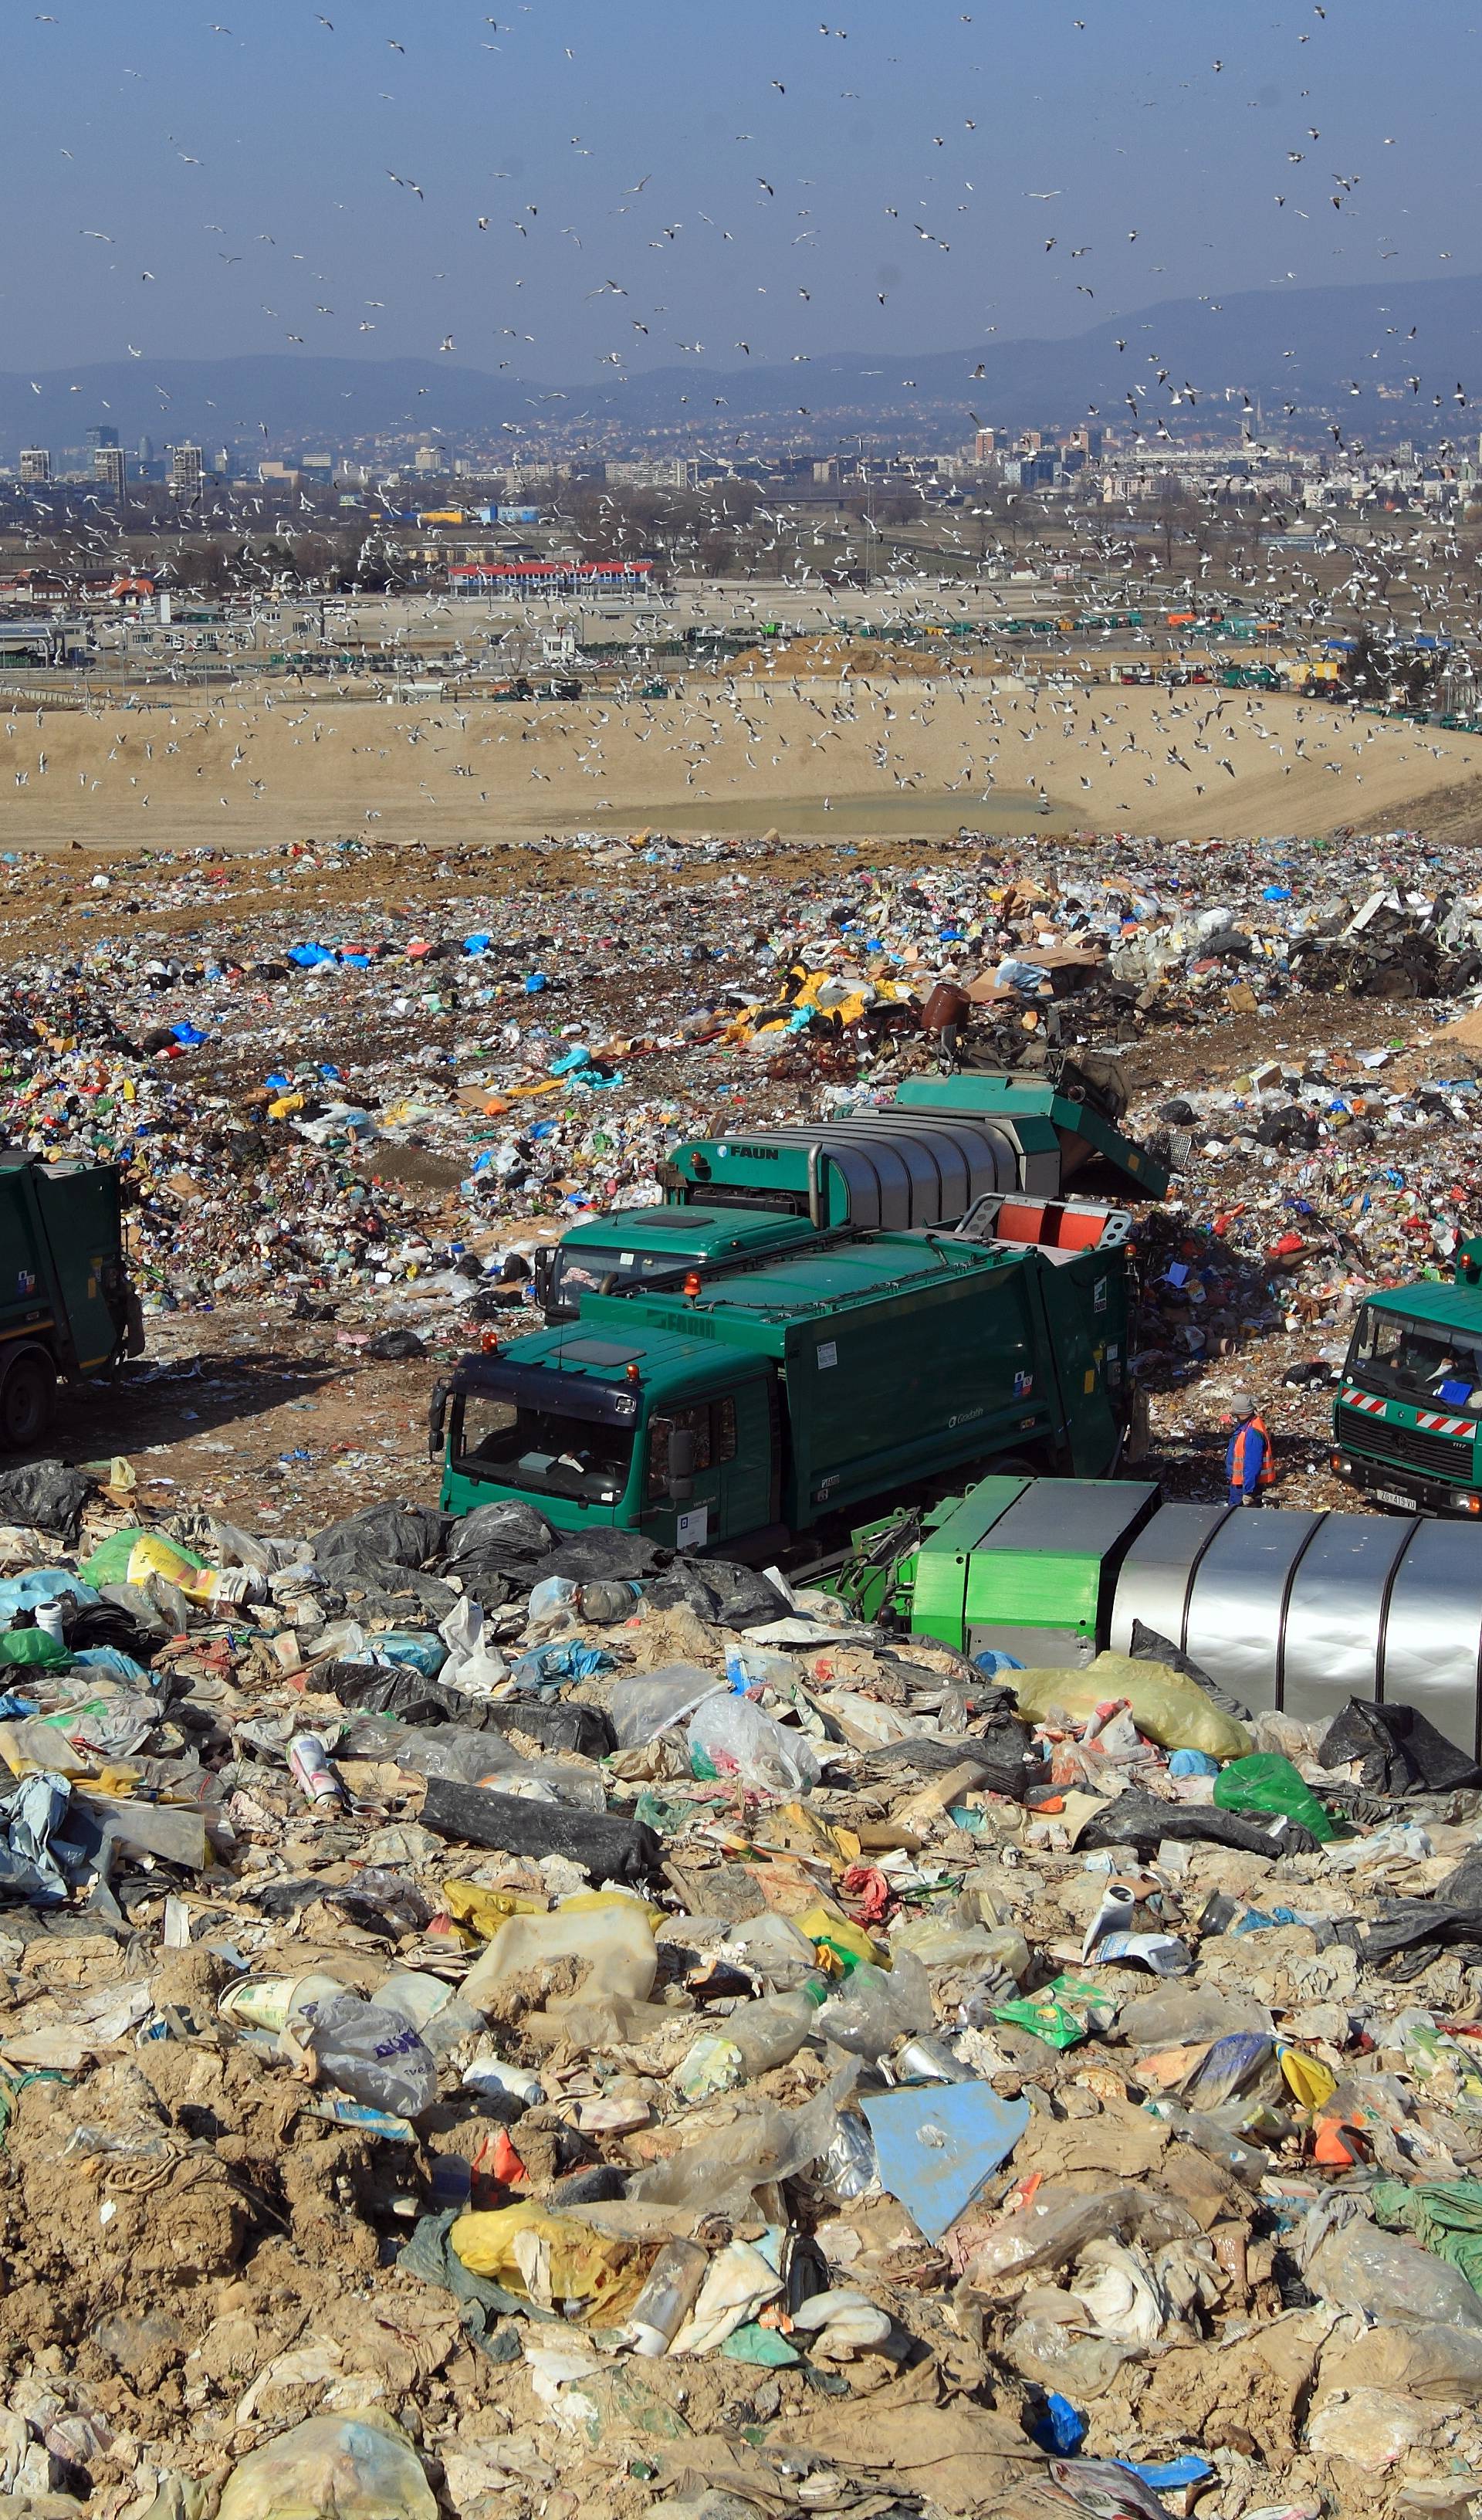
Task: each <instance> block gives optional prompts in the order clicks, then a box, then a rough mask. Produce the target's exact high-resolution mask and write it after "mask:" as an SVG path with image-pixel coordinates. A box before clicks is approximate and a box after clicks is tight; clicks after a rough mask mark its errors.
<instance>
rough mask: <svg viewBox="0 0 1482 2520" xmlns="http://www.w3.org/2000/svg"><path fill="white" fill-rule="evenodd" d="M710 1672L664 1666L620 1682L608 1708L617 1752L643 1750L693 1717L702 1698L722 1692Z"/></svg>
mask: <svg viewBox="0 0 1482 2520" xmlns="http://www.w3.org/2000/svg"><path fill="white" fill-rule="evenodd" d="M725 1686H726V1684H725V1682H724V1681H723V1680H717V1678H716V1676H715V1674H714V1672H713V1671H701V1670H700V1668H699V1666H698V1664H697V1663H693V1662H671V1663H665V1665H664V1667H663V1669H662V1670H661V1671H641V1672H634V1673H633V1674H632V1675H631V1677H630V1678H629V1679H626V1680H620V1681H619V1682H618V1684H617V1687H616V1688H614V1689H613V1691H612V1697H611V1702H610V1704H609V1706H608V1709H607V1714H608V1720H609V1722H610V1724H611V1726H612V1737H613V1739H614V1740H615V1741H616V1743H617V1746H618V1748H619V1750H642V1749H646V1748H647V1746H648V1744H649V1743H650V1742H651V1741H653V1740H656V1739H657V1737H658V1735H659V1733H665V1732H667V1731H668V1729H669V1726H670V1725H671V1724H682V1723H684V1721H685V1720H686V1718H687V1717H688V1716H691V1715H693V1714H694V1712H695V1710H696V1706H698V1704H699V1702H700V1700H701V1698H704V1697H711V1696H714V1695H715V1694H716V1692H717V1691H719V1690H721V1689H724V1688H725Z"/></svg>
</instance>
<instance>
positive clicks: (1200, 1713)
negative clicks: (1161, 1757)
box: [1011, 1653, 1251, 1759]
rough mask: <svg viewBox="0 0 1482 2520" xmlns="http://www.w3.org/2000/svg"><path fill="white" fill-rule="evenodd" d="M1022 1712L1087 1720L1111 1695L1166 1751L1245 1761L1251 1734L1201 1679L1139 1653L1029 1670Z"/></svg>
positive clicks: (1021, 1690)
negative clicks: (1205, 1688) (1064, 1668)
mask: <svg viewBox="0 0 1482 2520" xmlns="http://www.w3.org/2000/svg"><path fill="white" fill-rule="evenodd" d="M1011 1685H1012V1688H1013V1693H1014V1696H1015V1698H1016V1699H1017V1700H1018V1709H1019V1713H1020V1714H1021V1715H1026V1716H1028V1717H1029V1718H1030V1720H1031V1722H1034V1723H1043V1722H1044V1721H1045V1719H1046V1718H1047V1717H1048V1716H1049V1714H1050V1713H1051V1711H1052V1709H1054V1708H1057V1709H1058V1710H1059V1711H1060V1713H1061V1714H1064V1715H1068V1716H1071V1717H1072V1718H1073V1719H1074V1720H1075V1721H1076V1722H1077V1723H1082V1722H1084V1721H1085V1720H1086V1719H1087V1718H1088V1717H1089V1716H1092V1715H1094V1714H1095V1713H1096V1710H1097V1708H1098V1707H1099V1706H1101V1705H1104V1703H1105V1701H1106V1700H1107V1698H1109V1697H1124V1698H1126V1700H1127V1702H1128V1704H1129V1706H1130V1707H1131V1709H1132V1720H1133V1722H1134V1723H1135V1724H1136V1726H1137V1728H1138V1731H1139V1732H1140V1733H1145V1735H1146V1737H1147V1739H1148V1740H1149V1741H1156V1742H1157V1743H1158V1745H1159V1747H1160V1748H1161V1749H1164V1750H1207V1751H1208V1753H1209V1755H1210V1757H1211V1758H1212V1759H1243V1758H1244V1757H1245V1756H1246V1755H1247V1753H1248V1752H1249V1750H1250V1748H1251V1738H1250V1734H1249V1733H1247V1731H1246V1730H1245V1727H1244V1725H1243V1724H1237V1723H1236V1721H1235V1717H1234V1716H1233V1715H1226V1714H1224V1713H1222V1712H1221V1710H1220V1708H1219V1707H1218V1706H1216V1705H1215V1704H1214V1703H1213V1701H1212V1700H1211V1699H1210V1698H1208V1697H1206V1696H1205V1694H1204V1691H1203V1689H1202V1688H1199V1686H1198V1684H1197V1682H1195V1681H1192V1680H1189V1679H1186V1677H1185V1675H1184V1674H1183V1673H1182V1672H1179V1671H1174V1670H1172V1669H1171V1668H1170V1667H1169V1665H1168V1664H1167V1663H1161V1662H1144V1661H1142V1660H1141V1659H1140V1658H1139V1657H1137V1656H1136V1655H1133V1654H1113V1653H1102V1654H1098V1655H1097V1658H1096V1660H1095V1662H1092V1663H1087V1664H1086V1666H1085V1668H1084V1669H1083V1670H1080V1671H1060V1670H1045V1671H1026V1672H1021V1673H1019V1674H1018V1675H1017V1676H1016V1677H1015V1678H1014V1680H1013V1682H1012V1684H1011Z"/></svg>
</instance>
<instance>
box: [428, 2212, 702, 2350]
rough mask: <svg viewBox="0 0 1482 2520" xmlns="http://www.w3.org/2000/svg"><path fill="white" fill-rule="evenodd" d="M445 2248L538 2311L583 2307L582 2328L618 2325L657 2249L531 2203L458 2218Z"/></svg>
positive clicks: (635, 2295) (631, 2304)
mask: <svg viewBox="0 0 1482 2520" xmlns="http://www.w3.org/2000/svg"><path fill="white" fill-rule="evenodd" d="M448 2244H449V2246H450V2248H451V2249H452V2251H453V2255H454V2256H455V2258H457V2259H458V2260H459V2262H460V2264H461V2265H463V2266H466V2267H467V2268H468V2270H469V2273H471V2274H475V2275H484V2276H486V2277H487V2278H488V2280H489V2281H490V2282H491V2283H497V2284H502V2285H503V2287H504V2289H505V2291H506V2292H513V2293H516V2294H518V2295H521V2296H522V2297H523V2298H524V2299H525V2300H526V2301H533V2302H534V2303H535V2304H536V2305H537V2307H538V2308H540V2309H541V2310H555V2309H558V2308H559V2307H560V2306H561V2303H563V2302H580V2303H581V2304H582V2305H583V2307H582V2312H581V2317H582V2320H583V2322H584V2323H586V2324H588V2325H590V2326H593V2327H615V2326H617V2325H618V2324H619V2322H620V2321H621V2320H622V2319H624V2318H626V2317H627V2315H628V2313H629V2312H630V2311H631V2309H632V2307H633V2304H634V2303H635V2302H636V2301H637V2299H638V2296H639V2294H640V2293H641V2292H642V2290H643V2288H644V2284H645V2282H646V2281H647V2279H648V2273H649V2269H650V2267H651V2265H652V2263H653V2259H654V2257H655V2256H656V2254H657V2251H656V2249H655V2248H653V2247H652V2246H650V2247H639V2246H636V2245H635V2243H634V2242H633V2241H631V2240H614V2239H609V2238H608V2237H607V2235H606V2232H603V2231H594V2230H593V2229H592V2228H591V2227H590V2226H589V2225H588V2224H586V2223H579V2222H578V2221H577V2220H576V2218H575V2216H574V2215H571V2214H552V2213H549V2212H548V2211H547V2209H546V2208H545V2206H543V2205H537V2204H535V2203H534V2202H533V2201H532V2202H530V2203H527V2204H521V2205H501V2206H500V2207H499V2208H498V2209H497V2211H495V2212H494V2213H492V2214H460V2216H459V2218H458V2220H457V2222H456V2223H455V2224H454V2225H453V2227H452V2228H451V2230H450V2231H449V2233H448Z"/></svg>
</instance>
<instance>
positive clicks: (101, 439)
mask: <svg viewBox="0 0 1482 2520" xmlns="http://www.w3.org/2000/svg"><path fill="white" fill-rule="evenodd" d="M122 443H123V440H122V439H121V438H120V436H119V434H118V431H117V430H116V428H112V427H110V425H109V423H108V422H107V421H106V420H100V421H99V422H98V423H97V424H96V426H95V427H92V428H90V429H89V430H88V432H87V435H86V437H85V438H84V440H83V444H84V445H85V446H86V448H87V450H88V453H89V454H90V455H96V454H98V453H99V451H100V449H102V448H104V447H108V446H121V445H122Z"/></svg>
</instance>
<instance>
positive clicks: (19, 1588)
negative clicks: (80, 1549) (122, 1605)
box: [0, 1566, 98, 1628]
mask: <svg viewBox="0 0 1482 2520" xmlns="http://www.w3.org/2000/svg"><path fill="white" fill-rule="evenodd" d="M97 1598H98V1596H97V1594H96V1593H95V1592H94V1590H93V1588H92V1586H91V1584H84V1583H83V1581H82V1578H81V1576H80V1575H68V1574H67V1571H66V1569H65V1568H64V1567H61V1566H31V1567H28V1568H27V1569H26V1572H25V1573H24V1574H23V1575H7V1576H6V1577H5V1579H4V1581H3V1582H0V1628H10V1627H14V1625H15V1623H16V1614H17V1612H18V1611H19V1610H33V1609H34V1608H35V1606H36V1604H37V1602H38V1601H84V1602H91V1601H96V1600H97Z"/></svg>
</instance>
